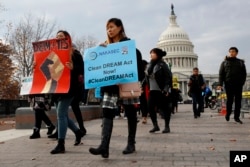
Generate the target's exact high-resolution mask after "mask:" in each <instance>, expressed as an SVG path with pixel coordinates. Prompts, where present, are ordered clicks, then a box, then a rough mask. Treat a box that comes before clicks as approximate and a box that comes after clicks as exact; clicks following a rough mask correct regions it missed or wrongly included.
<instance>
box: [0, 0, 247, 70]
mask: <svg viewBox="0 0 250 167" xmlns="http://www.w3.org/2000/svg"><path fill="white" fill-rule="evenodd" d="M0 3H1V4H2V5H4V7H5V8H6V9H7V10H6V11H5V12H2V13H0V20H5V22H4V23H7V22H12V23H13V24H15V23H17V22H18V21H19V20H20V19H21V18H22V17H23V16H24V15H27V14H32V15H34V16H37V17H39V16H44V15H45V16H46V17H47V19H48V20H49V21H55V22H56V23H57V24H58V26H59V27H58V28H59V29H66V30H68V31H69V32H70V33H71V34H73V35H74V36H80V37H81V36H84V35H91V36H93V37H95V38H96V39H97V40H98V42H102V41H104V40H105V39H106V32H105V25H106V21H107V20H108V19H109V18H111V17H118V18H121V19H122V20H123V23H124V26H125V30H126V34H127V35H128V36H129V37H130V38H132V39H135V40H136V44H137V47H138V48H139V49H140V50H141V52H142V54H143V58H144V59H146V60H149V51H150V50H151V49H152V48H153V47H155V46H156V44H157V41H158V39H159V36H160V34H161V33H162V32H163V31H164V30H165V29H166V28H167V26H168V24H169V15H170V12H171V8H170V6H171V3H173V4H174V7H175V8H174V10H175V14H176V15H177V23H178V24H179V25H180V27H182V28H183V29H184V30H185V31H186V33H187V34H188V35H189V38H190V40H191V41H192V43H193V44H194V46H195V48H194V52H195V53H196V54H197V55H198V56H199V58H198V64H199V68H200V70H201V71H202V73H204V74H217V73H218V69H219V65H220V63H221V61H222V60H223V58H224V56H225V55H226V54H227V53H228V52H227V51H228V48H229V47H231V46H236V47H238V48H239V58H242V59H244V60H245V61H246V66H247V70H248V72H249V67H250V56H249V43H250V30H249V29H250V22H249V14H250V1H249V0H239V1H236V0H172V1H169V0H164V1H163V0H126V1H124V0H105V1H104V0H91V1H90V0H70V1H69V0H42V1H36V0H21V1H17V0H0ZM4 23H3V24H2V25H1V27H2V26H3V25H4ZM3 33H4V29H3V28H1V30H0V36H1V35H2V34H3Z"/></svg>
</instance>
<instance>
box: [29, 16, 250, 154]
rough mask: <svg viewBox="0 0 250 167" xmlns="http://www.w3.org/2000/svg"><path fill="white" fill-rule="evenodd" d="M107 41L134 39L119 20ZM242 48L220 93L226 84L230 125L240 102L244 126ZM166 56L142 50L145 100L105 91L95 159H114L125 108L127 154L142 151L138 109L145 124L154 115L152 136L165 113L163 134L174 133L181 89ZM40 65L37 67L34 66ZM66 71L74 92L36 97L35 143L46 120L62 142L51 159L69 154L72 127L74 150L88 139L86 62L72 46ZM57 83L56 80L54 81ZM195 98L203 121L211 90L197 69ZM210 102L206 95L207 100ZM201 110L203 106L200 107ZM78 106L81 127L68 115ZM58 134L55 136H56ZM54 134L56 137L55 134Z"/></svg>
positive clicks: (223, 70)
mask: <svg viewBox="0 0 250 167" xmlns="http://www.w3.org/2000/svg"><path fill="white" fill-rule="evenodd" d="M106 33H107V39H106V40H105V41H104V42H103V43H101V44H100V46H102V47H106V46H107V45H109V44H113V43H118V42H123V41H129V40H130V38H128V36H127V35H126V33H125V28H124V26H123V23H122V21H121V20H120V19H118V18H111V19H109V20H108V21H107V24H106ZM56 38H58V39H64V38H67V39H69V40H70V41H71V36H70V34H69V33H68V32H67V31H63V30H60V31H58V32H57V34H56ZM237 53H238V49H237V48H235V47H232V48H230V49H229V54H230V55H229V56H227V57H226V58H225V61H223V62H222V64H221V67H220V71H219V83H220V85H219V86H218V89H221V88H222V87H223V86H224V85H225V90H226V94H227V98H228V100H227V111H228V112H227V115H226V117H225V118H226V120H227V121H229V119H230V114H231V112H232V103H233V101H235V110H234V112H235V114H234V119H235V121H236V122H239V123H242V121H241V120H240V119H239V113H240V108H241V106H240V102H241V98H242V97H241V93H242V87H243V85H244V83H245V80H246V68H245V64H244V61H243V60H240V59H238V58H236V56H237ZM166 55H167V53H166V51H163V50H162V49H159V48H153V49H151V51H150V61H149V62H147V61H145V60H142V55H141V53H140V51H139V50H138V49H136V60H137V72H138V81H139V82H140V83H141V89H142V94H141V96H139V97H131V98H120V96H119V86H118V85H110V86H104V87H101V95H102V100H101V108H102V112H103V118H102V127H101V128H102V132H101V141H100V144H99V146H97V147H95V148H89V152H90V153H91V154H93V155H101V156H102V157H103V158H108V157H109V143H110V140H111V136H112V130H113V120H114V118H115V116H118V115H119V112H118V113H117V111H120V110H121V109H123V110H124V112H125V114H126V118H127V125H128V137H127V146H126V147H125V149H124V150H123V154H131V153H133V152H135V151H136V147H135V144H136V131H137V122H138V118H137V110H138V106H137V104H140V105H139V106H140V111H141V112H142V123H144V124H145V123H147V117H148V116H149V117H150V119H151V121H152V124H153V127H152V129H150V130H149V133H155V132H157V131H160V127H159V125H158V123H157V122H158V121H157V113H158V112H159V113H160V114H161V116H162V118H163V119H164V121H165V126H164V127H163V130H162V133H170V126H169V125H170V118H171V113H173V114H174V113H175V112H177V111H178V100H180V93H181V92H180V90H178V89H173V87H172V82H173V81H172V72H171V70H170V68H169V66H168V65H167V64H166V63H165V61H164V60H163V57H164V56H166ZM35 65H36V62H34V66H35ZM65 66H66V67H67V68H69V70H70V88H69V91H68V93H65V94H49V95H48V94H40V95H30V99H31V101H32V106H33V109H34V111H35V127H34V129H33V134H32V135H31V136H30V139H36V138H40V132H39V131H40V128H41V123H42V121H44V122H45V124H46V125H47V127H48V132H47V134H48V135H49V136H48V137H49V138H56V139H57V140H58V143H57V145H56V146H55V148H54V149H52V150H51V152H50V153H51V154H58V153H64V152H65V137H66V133H67V128H68V127H69V128H70V129H71V130H72V131H73V132H74V134H75V142H74V145H79V144H80V143H81V139H82V137H84V136H85V135H86V133H87V130H86V128H85V127H84V124H83V117H82V114H81V110H80V108H79V105H80V101H81V96H82V93H83V90H84V87H83V86H84V68H83V66H84V63H83V58H82V55H81V53H80V52H79V51H78V50H77V49H76V48H75V46H74V45H72V51H71V54H70V61H69V62H66V64H65ZM50 77H51V78H52V79H53V75H51V76H50ZM188 86H189V87H190V89H189V94H190V96H191V97H192V100H193V113H194V118H198V117H200V115H201V112H203V110H204V99H203V95H202V92H207V93H206V95H208V94H209V93H208V92H209V90H207V91H206V89H208V87H207V86H206V82H205V80H204V78H203V77H202V75H201V74H199V69H198V68H197V67H195V68H194V69H193V75H191V77H190V80H189V82H188ZM205 97H206V96H205ZM51 103H53V104H55V106H56V112H57V123H52V122H51V121H50V119H49V118H48V116H47V115H46V113H45V111H48V110H50V104H51ZM197 105H198V107H197ZM207 105H208V99H206V98H205V107H206V106H207ZM69 106H71V107H72V110H73V112H74V114H75V117H76V120H77V123H78V127H77V126H76V124H75V123H74V122H73V121H72V120H71V119H70V118H69V116H68V108H69ZM53 131H55V132H54V133H53ZM52 133H53V134H52Z"/></svg>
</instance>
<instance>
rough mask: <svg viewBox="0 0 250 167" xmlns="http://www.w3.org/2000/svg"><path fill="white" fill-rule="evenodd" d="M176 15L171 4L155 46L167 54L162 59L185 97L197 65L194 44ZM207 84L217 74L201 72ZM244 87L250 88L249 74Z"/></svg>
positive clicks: (211, 82) (211, 81)
mask: <svg viewBox="0 0 250 167" xmlns="http://www.w3.org/2000/svg"><path fill="white" fill-rule="evenodd" d="M176 18H177V16H176V15H175V13H174V6H173V5H171V15H170V17H169V26H168V27H167V29H166V30H165V31H163V33H162V34H161V35H160V38H159V41H158V43H157V47H158V48H161V49H162V50H165V51H166V52H167V56H165V57H163V59H164V60H165V61H166V62H167V63H168V64H169V66H170V68H171V71H172V73H173V76H174V77H177V78H178V83H179V89H180V90H181V91H182V95H183V98H184V99H187V98H188V96H187V91H188V85H187V83H188V81H189V77H190V75H192V71H193V68H194V67H198V68H199V66H198V56H197V54H195V53H194V45H193V44H192V42H191V41H190V40H189V37H188V34H187V33H186V32H185V31H184V30H183V29H182V28H181V27H180V26H179V25H178V24H177V22H176ZM203 77H204V79H205V80H206V83H207V85H208V86H209V87H210V89H212V85H213V83H215V82H218V77H219V75H218V74H203ZM244 89H245V90H246V89H248V90H249V89H250V74H249V73H248V75H247V82H246V84H245V87H244Z"/></svg>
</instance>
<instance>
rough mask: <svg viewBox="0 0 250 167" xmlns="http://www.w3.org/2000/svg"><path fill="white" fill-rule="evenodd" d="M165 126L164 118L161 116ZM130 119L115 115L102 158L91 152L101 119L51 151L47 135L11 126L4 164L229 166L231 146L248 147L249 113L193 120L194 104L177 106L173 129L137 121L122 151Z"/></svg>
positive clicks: (2, 140)
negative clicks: (78, 138)
mask: <svg viewBox="0 0 250 167" xmlns="http://www.w3.org/2000/svg"><path fill="white" fill-rule="evenodd" d="M158 120H159V125H160V128H161V130H163V127H164V121H163V120H162V119H161V118H159V119H158ZM126 121H127V120H124V119H117V120H115V122H114V129H113V134H112V138H111V143H110V157H109V159H103V158H101V156H94V155H91V154H90V153H89V152H88V149H89V148H90V147H96V146H98V145H99V143H100V134H101V127H100V125H101V119H97V120H92V121H87V122H85V126H86V128H87V131H88V134H87V135H86V136H85V137H84V138H83V140H82V144H81V145H80V146H73V143H74V135H73V133H72V132H71V131H70V130H68V134H67V139H66V146H65V147H66V153H65V154H58V155H51V154H50V153H49V152H50V151H51V150H52V149H53V148H54V147H55V146H56V144H57V141H55V140H51V139H48V138H47V137H46V130H45V129H44V130H42V132H41V136H42V138H40V139H36V140H30V139H29V135H30V134H31V133H32V130H7V131H1V132H0V167H80V166H83V167H85V166H86V167H87V166H90V167H102V166H108V167H119V166H121V167H124V166H131V167H133V166H136V167H152V166H153V167H217V166H221V167H229V151H230V150H242V151H243V150H248V151H250V115H249V114H246V115H245V118H244V119H242V121H243V122H244V124H242V125H241V124H237V123H235V122H234V120H233V115H232V116H231V120H230V122H226V121H225V118H224V116H220V115H219V114H218V113H217V112H216V111H211V110H209V109H206V110H205V113H202V115H201V118H198V119H194V118H193V114H192V112H191V105H186V104H181V105H179V112H178V113H176V114H174V115H172V119H171V133H169V134H162V133H161V132H159V133H156V134H150V133H149V132H148V131H149V130H150V129H151V128H152V123H151V121H150V120H148V123H147V124H146V125H144V124H141V122H139V123H138V130H137V137H136V142H137V143H136V150H137V152H136V153H134V154H129V155H123V154H122V150H123V149H124V147H125V146H126V140H127V122H126Z"/></svg>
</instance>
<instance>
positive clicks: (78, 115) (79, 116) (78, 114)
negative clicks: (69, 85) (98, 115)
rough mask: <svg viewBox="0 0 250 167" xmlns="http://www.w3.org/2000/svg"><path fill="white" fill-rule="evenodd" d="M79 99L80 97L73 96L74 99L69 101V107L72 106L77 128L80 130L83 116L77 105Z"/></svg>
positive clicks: (82, 127)
mask: <svg viewBox="0 0 250 167" xmlns="http://www.w3.org/2000/svg"><path fill="white" fill-rule="evenodd" d="M80 101H81V97H80V96H75V97H74V99H73V100H72V102H71V108H72V110H73V112H74V115H75V117H76V120H77V123H78V125H79V128H80V129H81V130H83V129H84V126H83V118H82V113H81V110H80V106H79V103H80Z"/></svg>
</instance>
